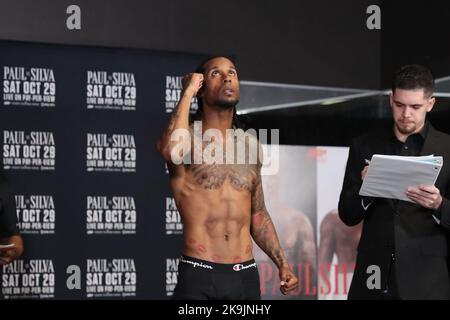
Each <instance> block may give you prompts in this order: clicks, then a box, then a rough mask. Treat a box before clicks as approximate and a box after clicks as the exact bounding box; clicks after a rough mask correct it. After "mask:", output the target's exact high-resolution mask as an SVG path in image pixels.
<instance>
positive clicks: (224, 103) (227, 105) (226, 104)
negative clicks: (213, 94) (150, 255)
mask: <svg viewBox="0 0 450 320" xmlns="http://www.w3.org/2000/svg"><path fill="white" fill-rule="evenodd" d="M238 102H239V100H217V101H216V103H215V104H214V105H216V106H217V107H219V108H221V109H224V110H228V109H233V108H234V107H235V106H236V105H237V104H238Z"/></svg>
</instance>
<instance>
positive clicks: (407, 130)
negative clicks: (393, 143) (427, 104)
mask: <svg viewBox="0 0 450 320" xmlns="http://www.w3.org/2000/svg"><path fill="white" fill-rule="evenodd" d="M396 126H397V130H398V131H399V132H400V133H401V134H411V133H413V132H414V131H416V129H417V126H416V125H415V124H414V125H413V126H411V127H402V126H399V125H397V124H396Z"/></svg>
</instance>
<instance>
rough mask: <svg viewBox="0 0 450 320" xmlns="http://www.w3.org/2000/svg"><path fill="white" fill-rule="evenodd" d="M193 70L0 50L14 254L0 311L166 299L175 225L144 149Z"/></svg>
mask: <svg viewBox="0 0 450 320" xmlns="http://www.w3.org/2000/svg"><path fill="white" fill-rule="evenodd" d="M202 58H204V57H203V56H199V55H192V54H179V53H164V52H152V51H146V50H130V49H114V48H98V47H83V46H62V45H46V44H32V43H19V42H10V41H3V42H0V67H1V70H0V76H1V80H2V90H3V92H2V94H1V97H0V119H1V120H0V133H1V141H2V159H1V166H2V172H3V175H4V176H5V177H6V178H7V180H8V181H9V182H10V184H11V188H12V192H13V194H14V195H15V200H16V205H17V216H18V221H19V226H20V230H21V233H22V235H23V237H24V242H25V252H24V255H23V256H22V258H20V259H18V260H16V261H14V262H13V263H12V264H10V265H8V266H4V267H3V270H2V281H1V286H2V294H3V297H4V298H5V299H16V298H37V299H40V298H56V299H85V298H86V299H92V298H108V299H110V298H120V299H123V298H130V299H166V298H169V297H170V295H171V294H172V292H173V289H174V286H175V284H176V272H177V264H178V257H179V255H180V249H181V243H182V239H181V237H182V235H181V234H182V224H181V220H180V216H179V213H178V211H177V209H176V205H175V202H174V200H173V198H172V195H171V191H170V189H169V179H168V173H167V169H166V168H165V165H164V162H163V160H162V158H160V157H159V155H158V153H157V152H156V148H155V142H156V140H157V138H158V137H159V135H160V134H161V132H162V130H163V128H164V126H165V124H166V122H167V119H168V116H169V114H170V112H172V110H173V108H174V107H175V105H176V102H177V100H178V99H179V94H180V91H181V78H182V76H183V74H184V73H187V72H191V71H192V70H194V68H195V66H196V65H197V64H198V62H199V61H200V60H201V59H202ZM195 108H196V102H195V101H193V106H192V110H194V111H195ZM78 284H79V288H80V289H78Z"/></svg>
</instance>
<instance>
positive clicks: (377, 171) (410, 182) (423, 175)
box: [359, 154, 443, 202]
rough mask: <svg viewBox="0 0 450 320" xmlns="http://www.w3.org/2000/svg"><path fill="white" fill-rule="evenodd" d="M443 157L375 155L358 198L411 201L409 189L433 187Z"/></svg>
mask: <svg viewBox="0 0 450 320" xmlns="http://www.w3.org/2000/svg"><path fill="white" fill-rule="evenodd" d="M442 163H443V161H442V157H435V156H433V155H430V156H422V157H402V156H388V155H380V154H375V155H373V157H372V160H371V161H370V165H369V170H368V172H367V176H366V178H365V179H364V181H363V184H362V186H361V189H360V190H359V195H361V196H368V197H380V198H390V199H399V200H404V201H409V202H413V201H412V200H411V199H409V198H408V197H407V196H406V195H405V191H406V189H407V188H408V187H415V186H418V185H434V184H435V182H436V179H437V177H438V175H439V172H440V171H441V168H442Z"/></svg>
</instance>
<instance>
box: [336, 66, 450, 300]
mask: <svg viewBox="0 0 450 320" xmlns="http://www.w3.org/2000/svg"><path fill="white" fill-rule="evenodd" d="M433 90H434V80H433V76H432V74H431V72H430V71H429V70H428V69H427V68H425V67H423V66H419V65H408V66H404V67H403V68H401V69H400V70H399V71H398V72H397V73H396V74H395V75H394V78H393V83H392V93H391V96H390V105H391V109H392V115H393V119H394V125H393V130H388V132H376V133H373V134H367V135H364V136H362V137H359V138H356V139H354V140H353V142H352V144H351V146H350V153H349V157H348V162H347V168H346V172H345V178H344V184H343V187H342V191H341V195H340V200H339V216H340V218H341V219H342V221H343V222H344V223H345V224H347V225H349V226H354V225H357V224H358V223H359V222H361V221H363V230H362V235H361V240H360V242H359V245H358V256H357V260H356V268H355V273H354V276H353V280H352V284H351V287H350V291H349V296H348V297H349V299H387V300H392V299H450V284H449V274H448V269H447V260H446V257H447V241H446V232H447V231H448V229H449V228H450V201H449V198H450V136H448V135H446V134H444V133H442V132H439V131H437V130H436V129H434V128H433V127H432V126H431V124H430V123H428V122H427V121H426V114H427V113H428V112H430V111H431V110H432V109H433V106H434V103H435V98H434V97H433ZM373 154H388V155H401V156H419V155H430V154H434V155H436V156H443V159H444V163H443V167H442V169H441V172H440V174H439V177H438V179H437V181H436V183H435V185H434V186H432V185H420V186H410V187H409V188H408V190H405V193H406V195H407V196H408V198H410V199H411V200H412V201H413V202H407V201H401V200H394V199H385V198H368V197H361V196H359V195H358V192H359V189H360V187H361V184H362V180H363V179H364V178H365V176H366V173H367V167H368V166H367V161H366V160H370V159H371V158H372V155H373ZM374 266H375V267H374ZM378 268H379V269H378ZM377 270H379V271H380V272H379V276H380V281H379V282H378V283H377V281H376V280H375V281H374V279H376V278H374V277H376V276H377V273H378V272H377Z"/></svg>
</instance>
